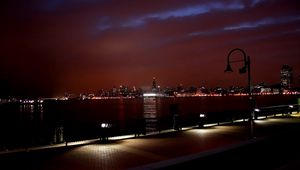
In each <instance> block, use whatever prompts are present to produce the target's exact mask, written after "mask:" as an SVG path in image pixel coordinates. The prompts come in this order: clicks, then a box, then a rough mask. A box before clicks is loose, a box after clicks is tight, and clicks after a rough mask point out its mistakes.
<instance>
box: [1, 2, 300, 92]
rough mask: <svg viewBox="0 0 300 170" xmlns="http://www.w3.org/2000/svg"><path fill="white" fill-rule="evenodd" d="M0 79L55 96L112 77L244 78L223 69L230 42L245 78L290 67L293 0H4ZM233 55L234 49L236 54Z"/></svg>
mask: <svg viewBox="0 0 300 170" xmlns="http://www.w3.org/2000/svg"><path fill="white" fill-rule="evenodd" d="M0 8H1V16H0V18H1V27H0V30H1V39H0V43H1V62H0V76H1V77H0V83H1V84H2V85H1V88H2V89H5V91H9V92H11V93H13V94H16V95H17V94H26V95H30V94H36V95H48V96H51V95H55V94H59V93H63V92H74V93H79V92H83V91H96V90H99V89H101V88H110V87H112V86H119V85H120V84H123V85H128V86H133V85H135V86H137V87H141V86H150V85H151V81H152V77H153V76H155V77H156V78H157V81H158V84H159V85H161V86H162V87H166V86H172V87H174V86H177V85H178V84H180V83H181V84H183V85H184V86H191V85H194V86H202V85H204V86H207V87H215V86H222V87H228V86H230V85H245V86H246V84H247V82H246V81H247V78H246V74H245V75H239V74H238V69H239V68H240V67H242V65H243V64H242V63H240V64H239V63H237V64H235V65H233V69H234V71H235V73H233V74H225V73H224V69H225V66H226V57H227V54H228V52H229V51H230V50H231V49H233V48H241V49H243V50H245V52H246V53H247V55H249V56H250V58H251V61H252V63H251V64H252V65H251V69H252V83H253V84H256V83H259V82H266V83H268V84H276V83H279V81H280V76H279V73H280V68H281V66H282V65H283V64H288V65H290V66H291V67H293V69H294V75H295V78H297V77H298V76H299V74H300V68H299V65H300V58H299V57H300V48H299V47H300V46H299V45H300V3H299V1H297V0H243V1H241V0H209V1H208V0H198V1H195V0H184V1H175V0H174V1H171V0H162V1H159V2H154V1H150V0H149V1H148V0H146V1H140V0H130V1H129V0H128V1H125V0H112V1H104V0H41V1H34V0H28V1H26V2H24V1H23V0H12V1H9V2H7V3H4V4H2V5H1V7H0ZM233 57H236V58H239V57H241V58H242V56H241V54H239V53H236V54H235V55H234V56H233Z"/></svg>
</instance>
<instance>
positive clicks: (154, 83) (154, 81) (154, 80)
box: [152, 77, 157, 91]
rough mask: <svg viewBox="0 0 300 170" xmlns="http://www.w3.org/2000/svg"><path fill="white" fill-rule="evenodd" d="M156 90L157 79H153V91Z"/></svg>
mask: <svg viewBox="0 0 300 170" xmlns="http://www.w3.org/2000/svg"><path fill="white" fill-rule="evenodd" d="M156 90H157V84H156V78H155V77H153V80H152V91H156Z"/></svg>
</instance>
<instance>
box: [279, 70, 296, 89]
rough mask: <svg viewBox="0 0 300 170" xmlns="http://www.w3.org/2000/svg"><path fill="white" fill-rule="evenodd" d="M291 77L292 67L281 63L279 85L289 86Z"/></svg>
mask: <svg viewBox="0 0 300 170" xmlns="http://www.w3.org/2000/svg"><path fill="white" fill-rule="evenodd" d="M292 78H293V68H292V67H290V66H288V65H286V64H285V65H283V66H282V67H281V70H280V81H281V87H283V88H290V87H291V83H292Z"/></svg>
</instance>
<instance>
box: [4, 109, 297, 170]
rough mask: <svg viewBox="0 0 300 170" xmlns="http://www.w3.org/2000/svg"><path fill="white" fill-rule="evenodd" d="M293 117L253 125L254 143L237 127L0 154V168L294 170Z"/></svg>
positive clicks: (245, 125)
mask: <svg viewBox="0 0 300 170" xmlns="http://www.w3.org/2000/svg"><path fill="white" fill-rule="evenodd" d="M298 116H299V115H297V114H295V115H294V116H292V117H276V118H268V119H266V120H257V121H256V122H255V126H254V135H255V137H256V138H255V139H249V137H250V128H249V123H248V122H240V123H234V124H226V125H219V126H213V127H206V128H203V129H198V128H194V129H190V130H185V131H181V132H169V133H163V134H160V135H151V136H142V137H138V138H129V139H123V140H111V141H110V142H108V143H100V142H99V141H90V142H92V143H89V144H85V145H77V146H76V145H75V146H68V147H56V148H50V149H49V148H48V149H47V148H46V149H45V148H44V149H36V150H29V152H24V151H23V152H22V151H21V152H20V151H19V152H14V153H6V154H0V163H1V166H2V167H1V169H20V168H21V169H185V168H187V169H200V168H201V169H205V168H207V169H217V168H220V167H222V168H225V169H227V168H230V169H253V168H255V169H282V170H285V169H292V168H294V169H295V168H296V169H299V168H300V164H299V162H300V161H299V160H300V147H298V146H297V145H298V144H299V142H300V139H297V138H298V137H297V135H300V133H299V132H300V118H299V117H298ZM240 165H242V166H243V167H240Z"/></svg>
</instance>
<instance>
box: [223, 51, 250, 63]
mask: <svg viewBox="0 0 300 170" xmlns="http://www.w3.org/2000/svg"><path fill="white" fill-rule="evenodd" d="M234 51H240V52H242V53H243V56H244V61H245V63H246V61H247V57H246V56H247V55H246V53H245V51H244V50H242V49H240V48H235V49H232V50H231V51H230V52H229V53H228V55H227V63H228V64H229V63H230V60H229V57H230V55H231V54H232V53H233V52H234ZM248 60H249V56H248ZM249 65H250V60H249Z"/></svg>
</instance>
